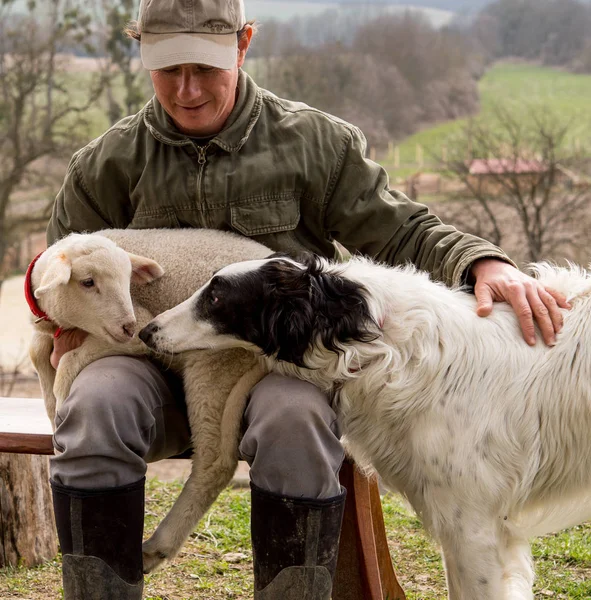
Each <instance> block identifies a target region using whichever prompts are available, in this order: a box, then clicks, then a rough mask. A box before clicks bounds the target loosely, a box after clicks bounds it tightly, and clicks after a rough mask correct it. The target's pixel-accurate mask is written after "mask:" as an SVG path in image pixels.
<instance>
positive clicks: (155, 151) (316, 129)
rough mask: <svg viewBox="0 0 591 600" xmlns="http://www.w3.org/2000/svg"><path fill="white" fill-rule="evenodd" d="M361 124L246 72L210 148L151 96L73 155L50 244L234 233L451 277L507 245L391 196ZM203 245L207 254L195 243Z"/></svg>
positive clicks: (289, 248) (458, 277)
mask: <svg viewBox="0 0 591 600" xmlns="http://www.w3.org/2000/svg"><path fill="white" fill-rule="evenodd" d="M365 150H366V142H365V138H364V137H363V134H362V133H361V132H360V131H359V129H357V128H356V127H354V126H353V125H351V124H349V123H346V122H344V121H341V120H340V119H338V118H336V117H333V116H331V115H328V114H326V113H323V112H321V111H319V110H315V109H313V108H310V107H309V106H307V105H305V104H301V103H298V102H290V101H287V100H282V99H280V98H277V97H276V96H274V95H273V94H271V93H270V92H268V91H266V90H263V89H261V88H259V87H258V86H257V85H256V84H255V83H254V81H253V80H252V79H251V78H250V77H249V76H248V75H246V73H244V72H241V73H240V77H239V96H238V101H237V104H236V106H235V107H234V110H233V111H232V113H231V115H230V117H229V119H228V122H227V124H226V126H225V128H224V130H223V131H222V132H220V133H219V134H218V135H217V136H216V137H215V138H213V139H211V140H210V141H209V142H207V143H205V145H202V146H200V145H199V140H194V139H191V138H189V137H187V136H186V135H184V134H182V133H180V132H179V131H178V130H177V129H176V128H175V126H174V125H173V123H172V121H171V119H170V118H169V117H168V115H167V114H166V112H165V111H164V109H163V108H162V106H161V105H160V103H159V102H158V101H157V100H156V98H152V100H150V101H149V102H148V103H147V104H146V106H145V107H144V108H143V109H142V110H141V111H140V112H138V113H137V114H136V115H133V116H130V117H127V118H125V119H123V120H122V121H120V122H119V123H117V124H116V125H114V126H113V127H111V128H110V129H109V130H108V131H106V132H105V133H104V134H103V135H102V136H101V137H99V138H97V139H96V140H94V141H92V142H91V143H90V144H88V145H87V146H86V147H84V148H82V150H80V151H78V152H77V153H76V154H75V155H74V156H73V158H72V160H71V162H70V165H69V168H68V172H67V175H66V178H65V181H64V184H63V186H62V188H61V190H60V192H59V194H58V196H57V199H56V202H55V205H54V208H53V214H52V217H51V221H50V223H49V226H48V232H47V238H48V243H53V242H54V241H55V240H56V239H58V238H60V237H62V236H63V235H65V234H67V233H70V232H74V231H75V232H81V231H97V230H99V229H105V228H127V227H131V228H134V229H145V228H150V227H169V228H175V227H208V228H214V229H225V230H234V231H236V232H239V233H241V234H243V235H246V236H249V237H251V238H254V239H256V240H258V241H260V242H262V243H264V244H266V245H268V246H269V247H271V248H273V249H275V250H280V251H286V252H293V251H296V252H297V251H299V250H302V249H307V250H310V251H313V252H316V253H318V254H320V255H323V256H326V257H329V258H338V257H339V251H338V245H337V244H335V240H336V241H338V242H339V243H340V244H342V246H344V247H345V248H346V249H347V250H348V251H349V252H351V253H362V254H365V255H367V256H370V257H372V258H374V259H376V260H378V261H382V262H387V263H390V264H401V263H404V262H408V261H410V262H412V263H414V264H415V265H416V266H417V267H418V268H420V269H423V270H427V271H429V272H431V273H432V274H433V276H434V277H436V278H437V279H439V280H441V281H443V282H445V283H447V284H458V283H460V282H461V281H462V277H463V274H464V272H465V270H466V269H467V268H468V267H469V266H470V264H471V263H472V262H473V261H474V260H475V259H477V258H481V257H485V256H495V257H499V258H501V259H503V260H508V259H507V258H506V256H505V255H504V254H503V253H502V251H501V250H500V249H499V248H497V247H496V246H493V245H491V244H489V243H487V242H484V241H483V240H481V239H479V238H476V237H473V236H470V235H466V234H462V233H460V232H458V231H457V230H456V229H454V228H453V227H450V226H447V225H443V224H442V223H441V221H440V220H439V219H438V218H437V217H435V216H434V215H432V214H430V213H429V211H428V209H427V208H426V207H425V206H423V205H421V204H418V203H415V202H411V201H410V200H409V199H408V198H407V197H406V196H404V195H403V194H401V193H400V192H396V191H390V190H389V186H388V176H387V174H386V172H385V171H384V169H382V168H381V167H380V166H379V165H378V164H376V163H374V162H372V161H370V160H368V159H366V158H365ZM196 250H198V249H196Z"/></svg>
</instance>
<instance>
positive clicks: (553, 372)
mask: <svg viewBox="0 0 591 600" xmlns="http://www.w3.org/2000/svg"><path fill="white" fill-rule="evenodd" d="M537 272H538V277H539V278H540V280H542V281H543V283H544V284H545V285H547V286H549V287H552V288H553V289H556V290H559V291H561V292H562V293H564V294H565V295H566V296H567V297H568V298H569V300H570V302H571V303H572V305H573V308H572V310H570V311H566V312H565V314H564V328H563V330H562V332H561V333H560V334H559V336H558V339H557V343H556V345H555V347H552V348H549V347H547V346H545V345H544V344H542V343H538V344H537V345H536V346H535V347H529V346H528V345H527V344H525V342H524V341H523V339H522V337H521V333H520V329H519V326H518V323H517V319H516V316H515V315H514V314H513V311H512V309H511V308H510V307H509V306H508V305H504V304H499V305H497V306H496V307H495V310H494V311H493V313H492V315H491V316H490V317H488V318H485V319H483V318H480V317H478V316H477V315H476V310H475V308H476V302H475V298H474V296H472V295H471V294H469V293H466V292H464V291H461V290H458V289H456V290H451V289H448V288H447V287H445V286H444V285H441V284H438V283H434V282H433V281H430V279H429V277H428V275H426V274H424V273H420V272H417V271H416V270H414V269H413V268H411V267H406V268H391V267H386V266H381V265H378V264H374V263H372V262H370V261H368V260H365V259H357V258H356V259H353V260H352V261H350V262H349V263H346V264H332V263H329V262H326V261H324V260H321V259H313V260H311V261H308V262H306V263H305V264H302V263H298V262H295V261H293V260H291V259H288V258H276V257H275V258H274V257H271V258H269V259H264V260H257V261H250V262H249V263H240V264H235V265H230V266H228V267H226V268H224V269H222V270H221V271H219V272H218V273H217V274H216V276H215V277H213V279H212V280H211V281H209V282H208V283H207V284H206V285H205V286H203V287H202V288H200V289H199V290H198V291H197V292H196V293H195V294H194V295H193V297H192V298H190V299H189V300H187V301H186V302H184V303H183V304H181V305H179V306H178V307H176V308H174V309H172V310H170V311H168V312H166V313H164V314H163V315H160V316H159V317H157V318H156V319H155V320H154V321H152V323H151V324H150V325H148V326H147V327H146V328H145V329H144V330H143V331H142V332H140V338H141V339H142V340H144V341H145V342H146V343H148V344H149V345H150V346H152V347H153V348H161V349H166V348H167V347H168V348H171V347H173V348H176V349H178V350H181V349H183V350H186V349H191V348H230V347H245V348H251V349H260V350H262V351H263V353H264V355H266V356H267V357H268V359H267V362H268V363H269V364H270V366H271V367H272V368H273V369H275V370H278V371H280V372H282V373H284V374H289V375H293V376H297V377H300V378H302V379H306V380H308V381H311V382H313V383H314V384H316V385H318V386H320V387H321V388H323V389H325V390H327V391H328V392H329V393H331V394H333V395H334V404H335V407H336V410H337V412H338V415H339V419H340V421H341V426H342V429H343V432H344V434H345V437H346V444H347V446H348V449H349V451H350V452H351V453H352V455H353V457H354V458H355V460H356V461H357V462H358V463H359V464H362V465H366V466H368V467H371V468H373V469H375V470H376V471H377V472H378V473H379V475H380V476H381V477H382V479H383V481H384V482H385V483H386V485H388V486H389V487H390V488H392V489H395V490H398V491H400V492H401V493H402V494H404V496H406V498H408V500H409V501H410V503H411V504H412V506H413V507H414V509H415V510H416V512H417V514H418V515H419V516H420V517H421V519H422V520H423V523H424V525H425V526H426V528H427V529H428V530H429V531H430V532H431V533H432V535H433V536H434V537H435V538H436V539H437V540H438V541H439V543H440V544H441V547H442V552H443V558H444V564H445V570H446V576H447V583H448V590H449V598H450V599H452V600H501V599H505V600H509V599H510V600H525V599H532V598H533V594H532V584H533V579H534V575H533V567H532V557H531V552H530V547H529V543H528V539H529V538H530V537H531V536H536V535H540V534H543V533H547V532H551V531H556V530H559V529H562V528H565V527H568V526H571V525H574V524H576V523H580V522H581V521H583V520H585V519H587V518H589V517H591V502H590V498H591V496H590V494H589V492H590V491H591V435H590V434H589V431H590V427H591V352H590V351H589V348H590V345H591V278H590V276H589V275H588V274H587V273H586V272H584V271H583V270H581V269H578V268H575V267H573V268H570V269H558V268H554V267H550V266H548V265H539V266H538V267H537Z"/></svg>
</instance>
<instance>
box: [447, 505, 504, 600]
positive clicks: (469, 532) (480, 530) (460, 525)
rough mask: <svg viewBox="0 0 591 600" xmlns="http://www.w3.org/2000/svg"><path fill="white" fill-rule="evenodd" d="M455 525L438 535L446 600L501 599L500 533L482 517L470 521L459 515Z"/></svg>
mask: <svg viewBox="0 0 591 600" xmlns="http://www.w3.org/2000/svg"><path fill="white" fill-rule="evenodd" d="M458 514H459V510H458ZM456 521H457V523H456V524H454V525H453V526H451V527H449V528H446V529H444V530H443V531H441V530H440V531H439V532H438V537H439V539H440V542H441V546H442V549H443V555H444V564H445V575H446V579H447V585H448V593H449V600H475V599H476V598H478V600H500V599H501V598H504V596H503V567H502V564H501V551H502V540H501V534H500V531H499V530H498V528H497V527H496V525H495V523H494V522H493V523H491V522H490V519H487V518H486V516H485V515H483V514H480V515H473V518H470V517H469V516H468V515H466V514H463V515H462V516H461V519H456ZM450 523H452V522H450Z"/></svg>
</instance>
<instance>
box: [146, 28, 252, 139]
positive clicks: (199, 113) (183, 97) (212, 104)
mask: <svg viewBox="0 0 591 600" xmlns="http://www.w3.org/2000/svg"><path fill="white" fill-rule="evenodd" d="M251 35H252V30H249V31H248V35H246V36H243V37H242V39H241V40H240V41H239V43H238V56H237V57H236V66H235V67H233V68H232V69H227V70H225V69H215V68H213V67H209V66H207V65H198V64H182V65H175V66H173V67H168V68H166V69H159V70H157V71H150V77H151V78H152V85H153V86H154V92H155V94H156V98H158V101H159V102H160V104H162V106H163V107H164V110H166V112H167V113H168V114H169V115H170V116H171V118H172V120H173V121H174V123H175V125H176V126H177V128H178V129H179V131H181V132H182V133H184V134H186V135H190V136H194V137H206V136H209V135H215V134H216V133H219V132H220V131H221V130H222V128H223V127H224V124H225V122H226V120H227V119H228V117H229V115H230V113H231V112H232V109H233V108H234V104H235V103H236V86H237V84H238V69H239V68H240V67H241V66H242V65H243V64H244V59H245V58H246V51H247V50H248V46H249V44H250V38H251Z"/></svg>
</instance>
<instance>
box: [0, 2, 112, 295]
mask: <svg viewBox="0 0 591 600" xmlns="http://www.w3.org/2000/svg"><path fill="white" fill-rule="evenodd" d="M16 6H17V5H16V3H15V1H14V0H3V1H2V3H1V5H0V265H2V263H3V260H4V257H5V254H6V251H7V248H8V247H9V245H10V244H11V243H12V239H13V237H14V227H15V224H16V222H17V221H18V224H19V225H20V226H21V227H22V226H23V225H24V224H25V223H26V222H27V221H29V220H31V219H32V220H36V221H38V220H39V219H40V218H42V217H41V216H40V213H42V212H43V210H44V209H46V204H47V202H46V201H45V202H44V201H42V202H41V204H42V206H41V207H40V206H38V204H39V203H38V202H35V201H34V200H32V199H31V198H27V199H26V201H27V202H29V203H30V204H29V205H27V206H26V208H25V210H22V211H20V213H19V211H16V212H17V214H18V217H14V218H13V217H12V216H11V214H12V213H13V209H14V208H15V205H16V204H17V202H19V201H21V200H22V198H21V199H17V191H19V189H20V188H21V186H23V185H25V184H26V183H28V184H29V185H30V184H31V181H32V179H33V178H34V177H40V176H41V177H42V176H46V175H47V174H48V173H50V172H51V170H52V161H54V160H55V159H58V158H60V157H63V158H64V159H65V158H66V157H68V156H70V155H71V154H72V152H73V150H74V149H76V148H77V147H79V146H80V145H81V144H82V143H83V142H84V141H86V137H87V136H86V134H85V132H86V125H87V123H86V121H85V111H86V110H87V109H88V108H89V107H90V106H91V105H92V104H94V103H95V102H96V100H97V99H98V97H99V96H100V92H101V82H100V81H99V80H97V81H94V82H91V85H90V86H88V84H87V83H85V85H84V86H81V85H80V84H76V82H75V81H73V74H72V73H68V71H67V69H66V67H65V65H64V60H65V59H64V57H63V55H61V54H60V50H61V49H62V48H64V47H68V46H71V45H74V44H78V45H81V44H84V41H85V39H87V38H88V37H89V35H90V29H89V25H90V21H89V18H88V17H87V16H85V15H84V14H82V12H81V9H80V8H79V6H80V5H79V3H74V1H73V0H47V1H46V2H44V3H43V7H42V8H38V7H37V5H36V3H35V2H34V1H30V2H29V3H28V4H27V13H26V14H18V13H17V11H16V8H15V7H16ZM81 88H82V89H81ZM2 277H3V275H2V272H1V270H0V287H1V285H2V281H3V279H2Z"/></svg>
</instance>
